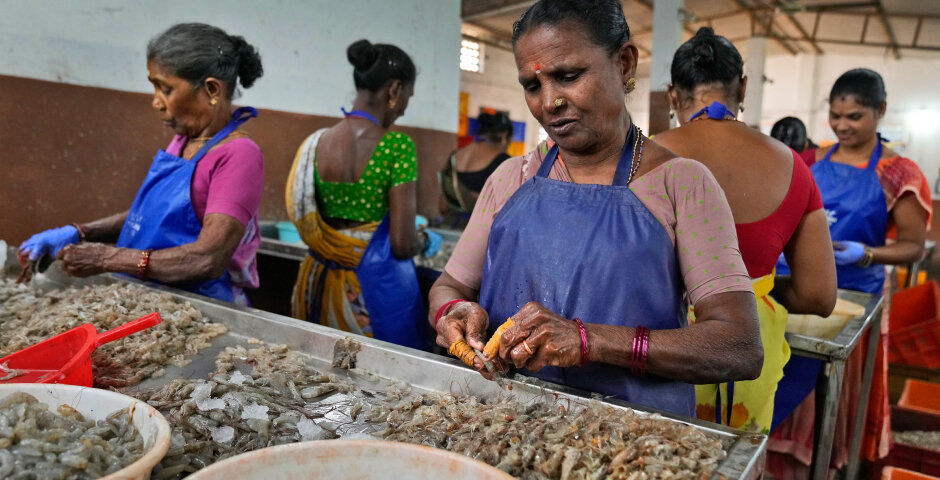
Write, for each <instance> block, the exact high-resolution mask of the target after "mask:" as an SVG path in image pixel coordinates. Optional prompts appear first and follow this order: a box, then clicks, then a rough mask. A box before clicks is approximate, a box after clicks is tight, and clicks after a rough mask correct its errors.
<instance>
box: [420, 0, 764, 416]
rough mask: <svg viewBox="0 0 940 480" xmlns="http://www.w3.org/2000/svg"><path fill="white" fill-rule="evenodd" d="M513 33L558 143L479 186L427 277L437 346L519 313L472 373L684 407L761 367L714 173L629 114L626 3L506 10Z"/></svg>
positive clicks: (743, 273) (475, 337)
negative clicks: (511, 14)
mask: <svg viewBox="0 0 940 480" xmlns="http://www.w3.org/2000/svg"><path fill="white" fill-rule="evenodd" d="M513 45H514V53H515V57H516V66H517V67H518V71H519V83H520V84H521V85H522V87H523V89H524V91H525V99H526V102H527V104H528V106H529V110H530V111H531V112H532V114H533V115H534V116H535V118H536V119H537V120H538V121H539V123H540V124H541V125H542V126H543V127H544V128H545V130H546V131H547V132H548V134H549V136H550V137H551V139H552V140H553V141H554V142H555V145H554V146H553V147H551V148H548V145H544V144H543V145H540V146H539V147H538V148H537V149H536V150H535V151H533V152H530V153H528V154H526V155H525V156H523V157H517V158H512V159H510V160H507V161H506V162H505V163H503V165H501V166H500V167H499V168H498V169H497V170H496V172H495V173H494V174H493V175H492V176H491V177H490V178H489V180H488V181H487V184H486V186H485V187H484V188H483V191H482V192H481V194H480V200H479V201H478V202H477V205H476V207H475V209H474V211H473V216H472V218H471V220H470V223H469V225H468V227H467V230H466V231H465V232H464V234H463V236H462V237H461V239H460V241H459V243H458V245H457V247H456V249H455V254H454V256H453V257H451V259H450V261H449V262H448V264H447V266H446V268H445V272H444V274H442V275H441V277H440V278H439V280H438V281H437V283H436V284H435V285H434V287H433V288H432V290H431V295H430V302H431V312H435V313H436V314H435V315H434V316H432V317H430V321H431V323H432V324H433V325H434V327H435V328H436V330H437V333H438V337H437V342H438V343H439V344H440V345H442V346H444V347H450V346H451V345H455V344H457V345H459V342H461V341H463V342H466V343H468V344H469V347H472V348H474V349H477V350H481V349H483V347H484V343H483V342H484V340H485V335H486V333H487V331H488V330H489V331H492V330H493V329H494V328H495V327H496V326H497V325H499V324H500V323H502V322H503V321H504V320H505V319H506V318H508V317H512V319H513V320H514V322H515V325H513V326H512V327H510V328H508V329H507V330H505V332H503V334H502V341H501V343H500V346H499V351H498V358H492V359H491V358H481V357H480V356H476V357H473V358H472V363H473V365H474V366H475V367H476V368H477V369H478V370H480V369H485V368H486V367H485V366H484V360H485V361H486V362H487V363H495V364H496V365H493V366H495V367H499V368H505V367H506V366H507V365H508V364H512V365H514V366H515V367H517V368H524V369H527V370H529V371H530V372H534V374H535V375H537V376H539V377H541V378H544V379H546V380H549V381H553V382H557V383H562V384H566V385H570V386H573V387H578V388H582V389H585V390H589V391H593V392H597V393H600V394H602V395H611V396H615V397H618V398H622V399H625V400H628V401H632V402H636V403H640V404H643V405H647V406H650V407H655V408H660V409H664V410H668V411H672V412H676V413H679V414H684V415H689V416H691V415H693V414H694V399H695V393H694V389H693V386H692V385H691V384H692V383H717V382H726V381H729V380H747V379H753V378H755V377H757V375H758V374H759V373H760V367H761V361H762V348H761V343H760V334H759V331H758V330H759V329H758V320H757V313H756V311H755V305H754V293H753V290H752V287H751V283H750V277H749V276H748V274H747V269H746V268H745V266H744V263H743V261H742V260H741V254H740V252H739V251H738V244H737V238H736V236H735V231H734V221H733V219H732V217H731V211H730V210H729V208H728V203H727V201H726V200H725V197H724V193H723V192H722V190H721V187H720V186H719V185H718V183H717V182H716V181H715V179H714V177H713V176H712V175H711V173H710V172H709V171H708V169H707V168H705V167H704V166H703V165H702V164H700V163H698V162H696V161H693V160H689V159H685V158H678V157H676V156H675V155H674V154H673V153H672V152H670V151H668V150H666V149H665V148H662V147H660V146H659V145H657V144H656V143H654V142H652V141H650V140H649V139H648V138H646V137H645V136H643V134H642V132H640V130H639V128H638V127H636V126H635V125H634V124H633V122H632V120H631V117H630V114H629V112H628V111H627V109H626V108H625V106H624V105H625V103H624V94H625V93H629V92H631V91H632V90H633V88H634V85H635V82H636V80H635V78H634V75H635V72H636V64H637V49H636V47H635V46H633V45H632V44H630V42H629V29H628V27H627V23H626V21H625V19H624V16H623V10H622V8H621V5H620V2H618V1H617V0H604V1H588V0H554V1H551V0H542V1H540V2H538V3H536V4H534V5H533V6H532V7H530V8H529V9H528V10H527V11H526V12H525V13H524V14H523V15H522V17H521V18H520V19H519V21H517V22H516V24H515V27H514V31H513ZM684 298H687V299H688V303H691V305H693V306H694V307H695V314H696V317H697V321H696V322H695V324H694V325H687V321H686V317H687V311H688V304H687V302H686V301H684ZM491 319H493V321H491ZM482 371H485V370H481V372H482Z"/></svg>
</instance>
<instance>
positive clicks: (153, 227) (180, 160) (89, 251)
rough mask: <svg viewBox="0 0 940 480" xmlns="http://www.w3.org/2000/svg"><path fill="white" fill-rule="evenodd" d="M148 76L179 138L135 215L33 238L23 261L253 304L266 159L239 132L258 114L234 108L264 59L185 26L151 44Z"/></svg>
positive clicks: (238, 42)
mask: <svg viewBox="0 0 940 480" xmlns="http://www.w3.org/2000/svg"><path fill="white" fill-rule="evenodd" d="M147 71H148V74H149V75H148V79H149V80H150V83H152V84H153V87H154V96H153V108H154V110H156V111H157V112H158V113H159V115H160V120H161V121H162V122H163V124H164V125H165V126H167V127H168V128H170V129H171V130H172V131H173V133H175V136H174V137H173V140H172V141H170V144H169V146H167V148H166V150H160V151H159V152H157V155H156V156H155V157H154V160H153V164H152V165H151V166H150V171H149V172H148V173H147V177H146V178H145V179H144V182H143V185H142V186H141V188H140V190H139V191H138V192H137V196H136V198H134V203H133V204H132V205H131V208H130V210H127V211H123V212H120V213H117V214H114V215H111V216H109V217H106V218H102V219H100V220H96V221H93V222H88V223H84V224H79V223H75V224H72V225H67V226H64V227H59V228H56V229H52V230H48V231H45V232H42V233H38V234H36V235H33V236H32V237H31V238H30V239H29V240H27V241H26V242H24V243H23V244H22V245H21V246H20V248H19V254H20V259H21V261H22V262H24V263H25V262H26V261H27V260H29V261H33V262H35V261H36V260H38V259H39V258H40V257H41V256H42V255H44V254H50V255H53V256H56V257H57V258H59V259H60V260H62V262H63V265H64V268H65V270H66V271H67V272H69V273H70V274H72V275H76V276H88V275H95V274H98V273H103V272H120V273H126V274H130V275H137V276H139V277H140V278H142V279H149V280H154V281H157V282H161V283H166V284H171V285H173V286H176V287H179V288H182V289H184V290H189V291H191V292H195V293H199V294H202V295H207V296H210V297H213V298H217V299H220V300H225V301H235V302H241V303H247V298H246V297H245V294H244V292H243V290H242V289H243V288H246V287H248V288H254V287H257V286H258V274H257V269H256V266H255V252H256V251H257V249H258V245H259V244H260V241H261V238H260V236H259V233H258V232H259V230H258V223H257V217H258V205H259V203H260V201H261V192H262V189H263V185H264V180H263V178H264V159H263V157H262V155H261V150H260V149H259V148H258V146H257V145H256V144H255V142H254V141H252V140H251V139H250V138H248V137H247V135H246V134H245V133H244V132H242V131H241V130H239V126H240V125H241V124H242V123H244V122H245V121H246V120H248V119H249V118H252V117H254V116H256V115H257V112H256V111H255V109H253V108H251V107H243V108H239V109H235V108H234V107H233V105H232V96H233V94H234V93H235V90H236V87H237V84H238V83H241V85H242V86H243V87H245V88H248V87H250V86H251V85H252V84H253V83H254V82H255V80H257V79H258V77H260V76H261V74H262V68H261V57H260V56H259V55H258V53H257V51H256V50H255V48H254V47H252V46H251V45H249V44H248V43H247V42H245V39H244V38H242V37H239V36H233V35H228V34H227V33H225V32H224V31H222V30H220V29H218V28H216V27H213V26H210V25H204V24H197V23H189V24H180V25H176V26H174V27H171V28H170V29H169V30H167V31H165V32H163V33H162V34H160V35H159V36H157V37H156V38H154V39H153V40H151V41H150V43H149V44H148V46H147ZM115 240H117V243H116V245H107V244H105V243H98V242H113V241H115Z"/></svg>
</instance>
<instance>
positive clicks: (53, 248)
mask: <svg viewBox="0 0 940 480" xmlns="http://www.w3.org/2000/svg"><path fill="white" fill-rule="evenodd" d="M73 243H78V229H77V228H75V227H73V226H72V225H66V226H64V227H59V228H53V229H52V230H46V231H45V232H41V233H37V234H35V235H33V236H32V237H29V240H27V241H25V242H23V244H22V245H20V248H19V249H18V251H19V253H20V254H21V255H29V259H30V260H31V261H34V262H35V261H36V260H39V257H41V256H42V255H43V254H44V253H48V254H49V255H50V256H52V257H55V256H56V254H57V253H59V250H62V249H63V248H65V247H66V246H67V245H71V244H73Z"/></svg>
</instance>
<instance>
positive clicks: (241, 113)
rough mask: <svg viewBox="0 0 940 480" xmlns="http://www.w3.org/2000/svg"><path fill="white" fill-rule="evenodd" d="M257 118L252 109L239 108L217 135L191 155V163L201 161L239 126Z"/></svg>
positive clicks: (256, 113) (255, 111)
mask: <svg viewBox="0 0 940 480" xmlns="http://www.w3.org/2000/svg"><path fill="white" fill-rule="evenodd" d="M257 116H258V111H257V110H255V108H254V107H241V108H239V109H237V110H235V113H233V114H232V119H231V120H229V122H228V123H226V124H225V126H224V127H222V130H219V133H216V134H215V135H213V136H212V139H211V140H209V141H208V142H207V143H206V144H205V145H203V146H202V148H200V149H199V151H198V152H196V154H195V155H193V158H192V161H193V162H198V161H199V160H201V159H202V157H204V156H205V155H206V154H207V153H209V150H211V149H212V147H214V146H216V145H217V144H218V143H219V142H221V141H222V140H225V137H228V136H229V134H231V133H232V132H234V131H235V130H236V129H237V128H238V127H240V126H241V124H243V123H245V122H247V121H248V119H251V118H254V117H257Z"/></svg>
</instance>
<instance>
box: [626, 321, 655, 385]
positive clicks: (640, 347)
mask: <svg viewBox="0 0 940 480" xmlns="http://www.w3.org/2000/svg"><path fill="white" fill-rule="evenodd" d="M649 344H650V329H648V328H646V327H636V330H635V333H634V334H633V352H632V356H631V362H630V372H631V373H633V374H634V375H637V376H643V375H645V374H646V360H647V354H648V353H649Z"/></svg>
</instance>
